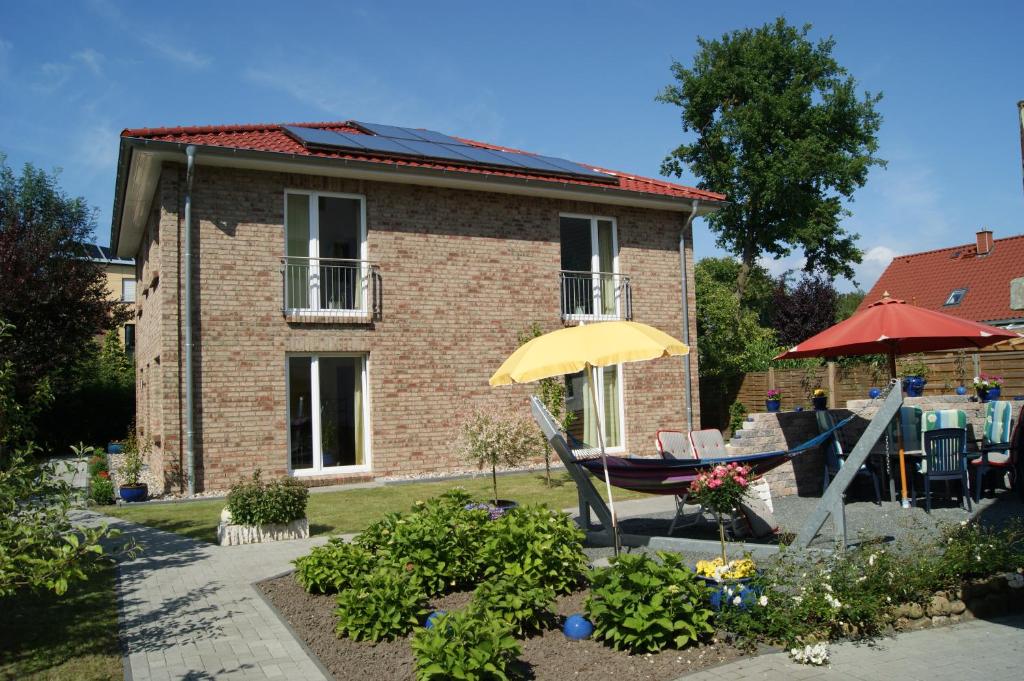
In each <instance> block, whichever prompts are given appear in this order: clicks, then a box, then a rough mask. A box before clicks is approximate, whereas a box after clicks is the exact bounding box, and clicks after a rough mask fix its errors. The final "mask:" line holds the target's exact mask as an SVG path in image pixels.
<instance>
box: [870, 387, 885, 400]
mask: <svg viewBox="0 0 1024 681" xmlns="http://www.w3.org/2000/svg"><path fill="white" fill-rule="evenodd" d="M881 394H882V391H881V390H879V389H878V388H872V389H871V390H869V391H868V397H870V398H871V399H873V400H875V399H878V396H879V395H881Z"/></svg>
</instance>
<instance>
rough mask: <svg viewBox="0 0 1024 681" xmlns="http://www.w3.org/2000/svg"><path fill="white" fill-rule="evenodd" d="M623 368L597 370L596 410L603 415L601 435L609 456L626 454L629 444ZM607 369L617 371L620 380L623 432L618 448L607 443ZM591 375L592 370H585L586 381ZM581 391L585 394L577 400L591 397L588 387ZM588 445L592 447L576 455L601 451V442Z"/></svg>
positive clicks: (620, 365) (578, 451)
mask: <svg viewBox="0 0 1024 681" xmlns="http://www.w3.org/2000/svg"><path fill="white" fill-rule="evenodd" d="M622 367H623V365H622V364H614V365H612V366H610V367H597V370H598V373H599V376H598V381H599V384H598V385H597V386H595V393H596V394H597V406H596V409H597V410H598V412H597V413H598V414H600V415H601V430H602V433H601V434H602V435H603V436H604V440H605V452H607V453H609V454H621V453H624V452H625V451H626V442H627V439H626V436H627V433H626V399H625V397H626V391H625V388H624V385H625V373H626V372H625V371H623V369H622ZM607 369H616V370H617V371H618V372H619V380H618V383H617V385H618V393H619V395H618V398H619V426H620V430H621V432H620V439H621V443H620V444H618V445H616V446H614V447H609V446H607V442H608V424H607V423H606V422H605V419H604V403H605V394H604V372H605V370H607ZM591 373H592V371H591V370H590V369H585V370H584V376H585V378H586V380H588V381H589V380H590V379H591ZM580 390H581V391H582V393H583V394H579V395H574V397H575V398H577V399H581V400H583V399H586V398H587V397H588V396H589V390H590V389H589V388H588V387H587V386H586V385H583V386H581V388H580ZM581 418H582V417H581ZM587 444H588V445H590V447H588V448H585V449H577V450H575V451H576V453H581V454H590V453H597V452H600V451H601V450H600V447H601V444H600V443H599V442H588V443H587Z"/></svg>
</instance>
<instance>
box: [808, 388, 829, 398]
mask: <svg viewBox="0 0 1024 681" xmlns="http://www.w3.org/2000/svg"><path fill="white" fill-rule="evenodd" d="M811 395H812V396H813V397H828V391H827V390H825V389H824V388H815V389H814V392H812V393H811Z"/></svg>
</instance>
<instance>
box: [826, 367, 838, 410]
mask: <svg viewBox="0 0 1024 681" xmlns="http://www.w3.org/2000/svg"><path fill="white" fill-rule="evenodd" d="M827 376H828V377H827V379H826V381H827V383H828V408H829V409H835V408H836V363H835V362H829V363H828V374H827Z"/></svg>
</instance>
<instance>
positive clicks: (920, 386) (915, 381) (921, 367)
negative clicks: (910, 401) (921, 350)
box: [899, 355, 928, 397]
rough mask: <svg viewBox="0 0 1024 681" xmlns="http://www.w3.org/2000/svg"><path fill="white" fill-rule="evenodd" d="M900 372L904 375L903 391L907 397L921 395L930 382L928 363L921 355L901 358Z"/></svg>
mask: <svg viewBox="0 0 1024 681" xmlns="http://www.w3.org/2000/svg"><path fill="white" fill-rule="evenodd" d="M899 373H900V375H901V376H903V391H904V392H905V393H906V394H907V397H921V395H923V394H924V386H925V385H926V384H927V383H928V365H927V364H925V363H924V358H923V357H922V356H921V355H914V356H913V357H912V358H909V359H905V360H901V361H900V368H899Z"/></svg>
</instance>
